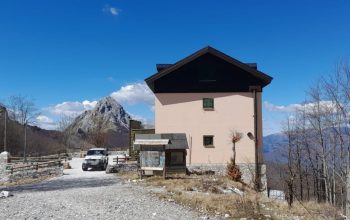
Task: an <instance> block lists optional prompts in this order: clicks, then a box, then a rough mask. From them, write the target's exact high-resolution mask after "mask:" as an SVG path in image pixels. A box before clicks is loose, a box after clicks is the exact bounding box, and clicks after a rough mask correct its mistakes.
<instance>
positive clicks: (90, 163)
mask: <svg viewBox="0 0 350 220" xmlns="http://www.w3.org/2000/svg"><path fill="white" fill-rule="evenodd" d="M107 164H108V152H107V149H106V148H91V149H90V150H88V151H87V153H86V156H85V159H84V161H83V164H82V169H83V171H87V170H88V169H89V168H93V169H96V168H98V169H101V170H106V168H107Z"/></svg>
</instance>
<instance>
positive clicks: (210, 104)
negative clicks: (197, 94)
mask: <svg viewBox="0 0 350 220" xmlns="http://www.w3.org/2000/svg"><path fill="white" fill-rule="evenodd" d="M203 108H205V109H213V108H214V99H213V98H203Z"/></svg>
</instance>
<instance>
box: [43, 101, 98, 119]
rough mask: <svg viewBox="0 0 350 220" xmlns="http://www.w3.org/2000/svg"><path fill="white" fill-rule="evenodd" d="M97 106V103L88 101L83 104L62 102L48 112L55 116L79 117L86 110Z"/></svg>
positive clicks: (49, 108)
mask: <svg viewBox="0 0 350 220" xmlns="http://www.w3.org/2000/svg"><path fill="white" fill-rule="evenodd" d="M96 104H97V101H88V100H85V101H83V102H78V101H75V102H69V101H68V102H62V103H59V104H57V105H54V106H51V107H48V108H47V110H48V111H49V112H50V113H52V114H55V115H65V116H75V115H79V114H81V113H82V112H84V111H86V110H91V109H93V108H94V107H95V106H96Z"/></svg>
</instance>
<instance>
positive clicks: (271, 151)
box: [263, 133, 288, 161]
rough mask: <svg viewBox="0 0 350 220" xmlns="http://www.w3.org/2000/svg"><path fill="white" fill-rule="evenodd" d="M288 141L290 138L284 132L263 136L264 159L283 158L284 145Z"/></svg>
mask: <svg viewBox="0 0 350 220" xmlns="http://www.w3.org/2000/svg"><path fill="white" fill-rule="evenodd" d="M287 143H288V138H287V136H286V135H285V134H283V133H275V134H270V135H267V136H265V137H263V144H264V160H269V161H274V160H276V159H278V160H283V154H284V146H285V145H286V144H287Z"/></svg>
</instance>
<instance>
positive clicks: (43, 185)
mask: <svg viewBox="0 0 350 220" xmlns="http://www.w3.org/2000/svg"><path fill="white" fill-rule="evenodd" d="M65 176H66V175H65ZM67 176H69V175H67ZM116 183H118V179H117V178H104V179H102V178H96V177H81V178H66V179H65V178H57V179H51V180H46V181H43V182H40V183H34V184H28V185H21V186H10V187H0V190H8V191H11V192H22V191H54V190H67V189H73V188H93V187H103V186H110V185H113V184H116Z"/></svg>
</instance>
